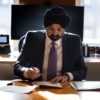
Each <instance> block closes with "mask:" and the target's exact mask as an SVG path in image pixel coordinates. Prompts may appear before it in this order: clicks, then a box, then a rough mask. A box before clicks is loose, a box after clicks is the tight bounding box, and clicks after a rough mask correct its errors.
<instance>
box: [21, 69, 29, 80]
mask: <svg viewBox="0 0 100 100" xmlns="http://www.w3.org/2000/svg"><path fill="white" fill-rule="evenodd" d="M22 70H23V76H24V77H25V78H28V75H27V70H28V68H25V67H24V68H22Z"/></svg>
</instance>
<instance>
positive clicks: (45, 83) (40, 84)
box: [32, 81, 62, 88]
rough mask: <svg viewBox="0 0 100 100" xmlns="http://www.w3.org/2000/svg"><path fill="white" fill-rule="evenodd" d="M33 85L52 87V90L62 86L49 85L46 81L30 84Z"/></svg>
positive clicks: (58, 84)
mask: <svg viewBox="0 0 100 100" xmlns="http://www.w3.org/2000/svg"><path fill="white" fill-rule="evenodd" d="M32 84H33V85H38V86H40V87H48V88H49V87H52V88H62V85H61V84H60V83H55V84H53V83H50V82H46V81H43V82H41V81H39V82H32Z"/></svg>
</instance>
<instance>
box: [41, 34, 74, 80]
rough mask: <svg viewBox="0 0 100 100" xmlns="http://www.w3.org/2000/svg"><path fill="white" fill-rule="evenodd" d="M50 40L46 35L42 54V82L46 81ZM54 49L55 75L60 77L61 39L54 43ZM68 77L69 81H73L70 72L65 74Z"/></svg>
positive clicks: (61, 59)
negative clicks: (55, 51) (55, 59)
mask: <svg viewBox="0 0 100 100" xmlns="http://www.w3.org/2000/svg"><path fill="white" fill-rule="evenodd" d="M51 42H52V41H51V39H50V38H49V37H48V36H47V35H46V41H45V52H44V62H43V69H42V79H43V80H44V81H46V80H47V70H48V57H49V52H50V48H51ZM55 43H56V49H57V75H61V71H62V61H63V57H62V39H59V40H57V41H55ZM67 74H68V75H69V77H70V80H73V75H72V73H70V72H67Z"/></svg>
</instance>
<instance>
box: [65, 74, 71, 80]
mask: <svg viewBox="0 0 100 100" xmlns="http://www.w3.org/2000/svg"><path fill="white" fill-rule="evenodd" d="M64 76H66V78H67V81H70V76H69V75H68V74H67V73H64Z"/></svg>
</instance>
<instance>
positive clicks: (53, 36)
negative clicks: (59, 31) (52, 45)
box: [49, 34, 61, 41]
mask: <svg viewBox="0 0 100 100" xmlns="http://www.w3.org/2000/svg"><path fill="white" fill-rule="evenodd" d="M60 37H61V36H59V35H53V34H52V35H50V36H49V38H50V39H51V40H53V41H56V40H58V39H59V38H60Z"/></svg>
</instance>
